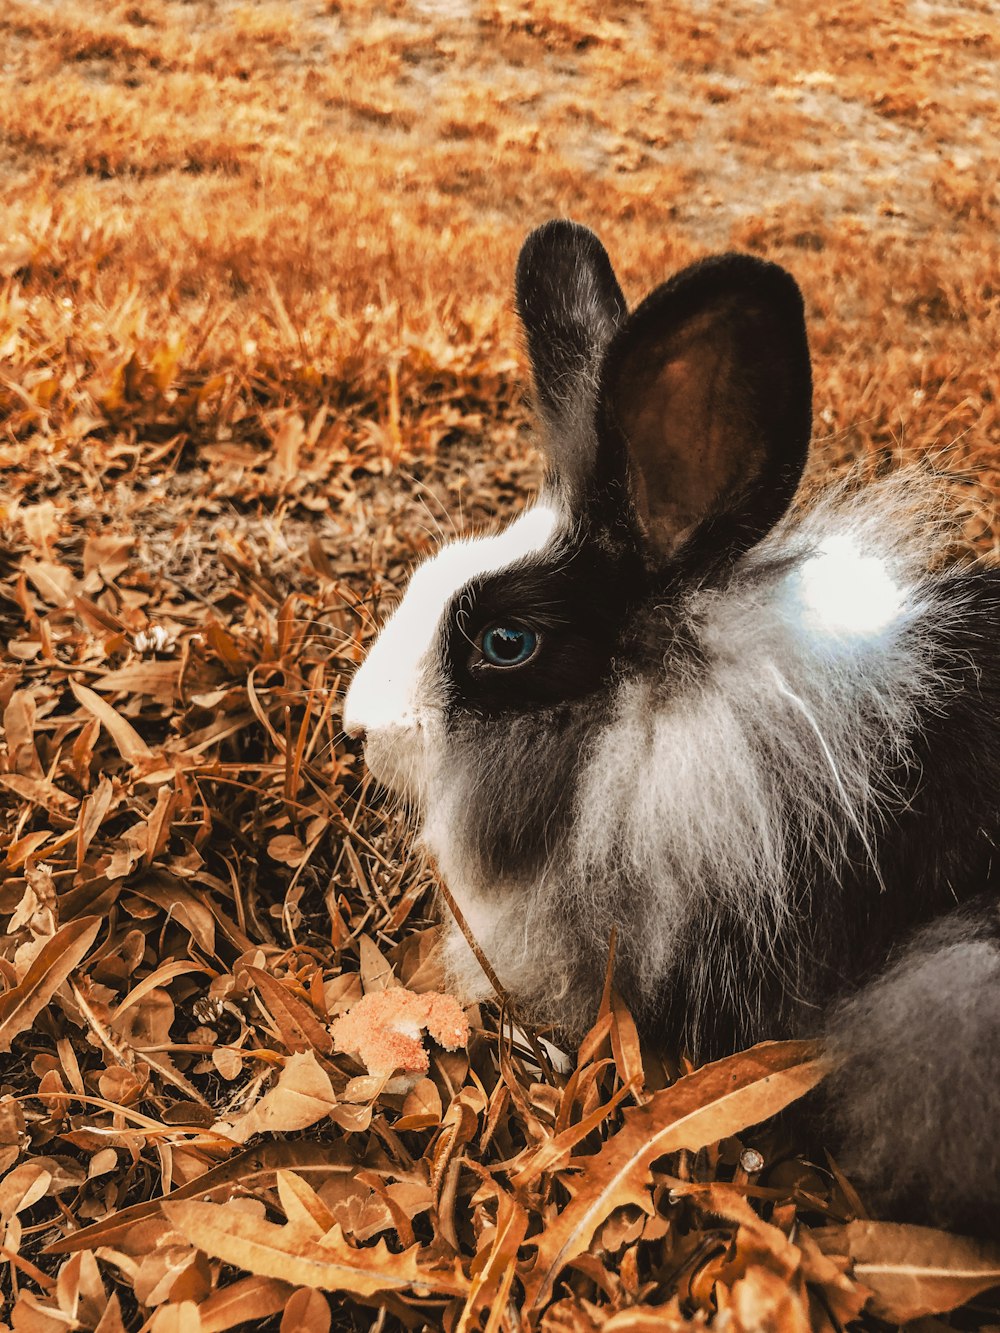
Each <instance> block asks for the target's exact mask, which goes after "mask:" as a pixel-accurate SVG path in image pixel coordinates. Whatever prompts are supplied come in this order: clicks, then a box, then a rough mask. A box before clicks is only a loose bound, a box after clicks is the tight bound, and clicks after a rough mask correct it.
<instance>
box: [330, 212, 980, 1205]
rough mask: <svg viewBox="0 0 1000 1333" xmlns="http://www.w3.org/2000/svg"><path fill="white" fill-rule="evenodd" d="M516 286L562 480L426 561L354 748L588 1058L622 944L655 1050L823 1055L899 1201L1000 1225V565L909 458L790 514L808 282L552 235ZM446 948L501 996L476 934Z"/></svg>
mask: <svg viewBox="0 0 1000 1333" xmlns="http://www.w3.org/2000/svg"><path fill="white" fill-rule="evenodd" d="M515 286H516V308H517V312H518V314H519V316H520V320H521V322H522V324H523V329H524V334H525V338H526V345H527V351H528V355H529V359H530V364H531V370H532V376H533V382H534V396H535V401H536V407H537V412H538V415H539V417H540V422H541V440H540V443H541V447H542V450H543V453H544V457H545V462H546V472H545V479H544V483H543V485H542V487H541V490H540V493H539V496H538V498H537V500H536V501H535V502H534V503H533V504H532V505H531V506H530V507H528V508H527V509H526V510H525V511H524V512H523V513H521V515H520V516H519V517H517V518H516V519H515V520H514V521H513V522H511V523H510V524H509V525H508V526H507V527H505V528H504V529H503V530H501V531H499V532H495V533H491V534H485V535H480V536H471V537H463V538H460V539H458V540H455V541H452V542H451V543H450V544H447V545H445V546H443V548H442V549H441V550H440V551H438V552H437V554H435V555H433V556H432V557H431V558H429V559H428V560H426V561H425V562H424V563H423V564H422V565H421V566H420V567H418V568H417V569H416V571H415V573H414V574H413V576H412V579H411V581H410V583H409V585H408V587H407V589H406V592H405V594H404V596H403V598H402V601H401V602H400V604H399V606H398V608H397V609H396V610H395V611H394V612H393V613H392V615H391V616H390V617H389V619H388V620H387V622H386V623H385V625H384V626H383V628H382V629H381V631H380V633H379V635H378V636H377V638H376V640H375V642H374V644H373V645H372V647H371V649H370V651H369V652H368V655H367V657H366V658H365V660H364V661H363V662H362V664H361V665H360V667H359V668H358V670H357V672H356V674H355V675H354V678H353V680H352V682H351V684H350V687H349V690H348V693H347V696H346V699H345V704H344V727H345V730H346V731H347V732H348V734H350V735H352V736H354V737H363V738H364V747H365V756H366V761H367V764H368V766H369V768H370V770H371V772H372V773H373V774H374V776H375V778H376V779H378V780H379V781H380V782H381V783H382V784H384V786H385V787H386V788H388V789H389V790H390V791H391V792H393V793H395V794H396V795H397V796H398V797H400V798H401V799H402V801H403V802H404V803H405V804H406V806H407V807H408V808H409V809H411V810H412V811H413V812H414V813H415V815H416V817H417V818H418V820H419V824H420V832H421V837H422V840H423V843H424V845H425V846H426V848H427V849H428V850H429V851H430V853H431V854H432V855H433V857H434V858H435V859H436V861H437V864H438V866H439V869H440V871H441V874H442V876H443V878H444V880H445V882H446V883H447V885H448V886H449V889H450V892H451V894H452V895H453V896H454V898H455V901H456V902H457V903H458V905H459V907H460V908H461V911H462V913H463V914H464V916H465V917H466V920H467V922H468V924H469V926H470V927H471V929H472V931H473V933H474V934H475V936H476V938H477V941H478V943H479V944H480V946H481V948H482V950H483V951H484V953H485V955H486V956H487V958H488V959H489V960H490V962H491V964H492V966H493V968H494V969H495V972H496V974H497V975H498V977H499V979H500V981H501V983H502V984H503V986H504V987H505V988H506V989H507V990H508V991H509V992H510V993H511V994H512V995H513V996H515V997H516V998H517V999H518V1001H519V1003H520V1005H521V1006H522V1009H521V1011H522V1012H525V1013H527V1014H529V1015H531V1016H534V1017H535V1018H537V1019H539V1020H542V1021H544V1022H547V1023H552V1024H556V1025H558V1026H559V1027H560V1028H561V1029H562V1030H563V1031H564V1032H565V1033H566V1034H567V1036H568V1038H569V1039H574V1038H579V1036H580V1035H581V1034H582V1033H583V1032H584V1031H585V1030H586V1028H587V1026H588V1024H589V1023H590V1022H591V1021H592V1019H593V1017H594V1014H595V1012H596V1006H597V1003H598V997H599V995H600V992H601V988H602V984H603V979H604V975H605V970H606V963H607V958H608V948H609V940H610V938H611V935H612V930H614V931H615V935H616V939H617V953H616V962H615V967H616V972H615V980H616V985H617V987H618V989H619V990H620V992H621V993H622V994H623V996H624V998H625V1000H626V1001H627V1002H628V1004H629V1005H630V1006H631V1009H632V1011H633V1013H634V1014H635V1016H636V1019H637V1022H638V1023H639V1026H640V1029H641V1030H642V1031H643V1032H644V1034H645V1035H646V1036H648V1037H649V1038H650V1039H652V1040H654V1041H656V1042H658V1043H659V1044H661V1045H662V1046H664V1047H668V1048H671V1049H673V1050H681V1049H683V1050H685V1051H687V1052H688V1053H689V1055H690V1056H691V1057H692V1058H694V1059H696V1060H699V1061H701V1060H707V1059H713V1058H717V1057H719V1056H721V1055H723V1054H726V1053H728V1052H732V1051H735V1050H738V1049H740V1048H742V1047H745V1046H747V1045H750V1044H752V1043H754V1042H756V1041H758V1040H761V1039H765V1038H780V1037H790V1036H799V1035H815V1036H817V1037H819V1038H821V1039H822V1040H824V1041H825V1042H826V1043H827V1044H828V1045H829V1047H830V1049H831V1050H833V1051H834V1052H835V1054H836V1055H837V1057H838V1071H839V1072H836V1073H835V1074H834V1075H832V1076H831V1078H830V1080H829V1081H828V1082H829V1091H828V1093H827V1096H826V1104H827V1106H828V1108H829V1111H828V1114H829V1117H830V1125H831V1126H832V1130H831V1132H832V1133H833V1134H834V1137H835V1141H836V1142H837V1143H838V1144H839V1145H840V1146H841V1150H842V1153H843V1158H842V1160H843V1161H845V1162H846V1164H847V1165H848V1167H849V1168H850V1169H851V1170H852V1171H854V1172H855V1173H856V1178H858V1179H859V1180H860V1181H861V1182H862V1184H866V1185H867V1187H868V1189H869V1191H870V1194H869V1197H870V1198H872V1199H873V1200H875V1201H876V1203H877V1205H878V1206H880V1207H883V1208H885V1209H887V1210H893V1211H894V1215H895V1216H896V1217H897V1218H902V1219H907V1218H909V1219H915V1220H928V1221H935V1222H940V1223H943V1224H946V1225H952V1226H960V1227H964V1228H965V1229H968V1230H980V1231H982V1230H986V1231H988V1230H989V1229H990V1228H991V1227H992V1228H994V1229H1000V1146H998V1144H1000V1135H998V1134H997V1132H996V1129H995V1125H996V1123H997V1118H998V1113H1000V909H998V888H1000V869H998V865H997V859H996V843H997V838H998V832H1000V827H998V826H1000V803H998V792H1000V707H998V705H1000V642H998V635H997V625H998V615H997V613H998V602H1000V579H998V571H997V570H996V569H995V568H990V567H987V566H984V565H981V564H970V563H965V564H963V565H957V564H955V563H951V564H949V563H948V561H947V559H946V558H945V557H946V555H947V552H946V551H945V550H944V548H945V546H946V544H947V543H946V535H947V531H948V527H947V523H946V522H944V521H943V520H942V515H941V506H940V503H939V502H938V500H937V499H936V498H935V497H934V495H933V494H932V495H931V496H930V497H928V495H926V494H925V493H924V488H923V486H922V485H920V484H918V483H917V482H915V481H914V479H913V478H912V477H910V476H907V474H906V473H905V471H904V472H903V473H901V474H896V475H895V476H894V477H890V478H889V479H886V480H883V481H877V482H873V483H871V484H869V485H867V486H864V487H854V488H850V487H847V488H845V487H843V486H840V487H835V488H834V489H833V490H832V491H831V492H830V493H828V494H824V495H821V497H820V498H819V499H818V500H816V501H815V502H813V503H811V504H809V505H808V506H804V507H803V506H799V507H797V508H796V510H795V511H794V512H793V511H792V502H793V498H794V497H795V495H796V492H797V490H798V488H799V483H800V480H801V477H802V473H803V469H804V467H805V464H806V461H807V456H808V450H809V440H810V432H811V411H812V408H811V399H812V387H811V368H810V357H809V349H808V343H807V337H806V329H805V320H804V311H803V301H802V296H801V294H800V291H799V289H798V287H797V285H796V283H795V281H794V279H793V278H792V277H791V276H790V274H789V273H787V272H786V271H785V270H784V269H782V268H780V267H778V266H776V265H775V264H772V263H768V262H765V261H764V260H761V259H759V258H756V257H751V256H748V255H743V254H723V255H719V256H714V257H711V258H708V259H705V260H702V261H701V262H698V263H695V264H693V265H692V266H690V267H688V268H685V269H684V270H683V271H682V272H680V273H678V274H676V275H675V276H674V277H672V278H671V279H670V280H669V281H668V282H666V283H664V284H663V285H661V286H659V287H657V288H656V289H655V290H654V291H653V292H652V293H651V294H650V295H649V296H647V297H646V299H645V300H644V301H642V302H641V304H639V305H638V306H637V307H636V308H635V309H633V310H632V311H631V313H630V312H629V311H628V308H627V306H626V302H625V299H624V297H623V295H622V291H621V288H620V286H619V284H618V281H617V279H616V277H615V275H614V272H613V269H612V266H611V262H610V260H609V258H608V255H607V253H606V251H605V249H604V247H603V246H602V244H601V242H600V241H599V240H598V238H597V237H596V236H595V235H594V234H593V233H592V232H591V231H589V230H588V229H587V228H585V227H583V226H581V225H579V224H576V223H572V222H569V221H563V220H557V221H553V222H549V223H547V224H545V225H544V226H542V227H540V228H538V229H537V230H536V231H534V232H532V233H531V235H529V236H528V238H527V240H526V241H525V243H524V246H523V248H522V251H521V254H520V258H519V260H518V265H517V274H516V284H515ZM446 953H447V967H448V970H449V973H450V982H451V985H452V986H453V988H454V989H455V990H456V991H457V992H458V993H460V994H461V995H463V996H464V997H465V998H466V999H469V1000H473V999H477V998H482V997H484V996H486V995H488V994H489V993H490V988H489V985H488V983H487V981H486V979H485V977H484V976H483V973H482V970H481V968H480V966H479V964H478V963H477V962H476V960H475V958H474V956H473V954H472V951H471V950H470V949H469V948H468V946H467V945H466V943H465V941H464V939H463V937H462V935H461V933H460V931H459V930H458V929H457V928H455V927H452V928H451V935H450V937H449V939H448V942H447V945H446Z"/></svg>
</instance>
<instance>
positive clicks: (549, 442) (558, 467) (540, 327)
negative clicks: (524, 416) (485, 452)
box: [515, 219, 627, 499]
mask: <svg viewBox="0 0 1000 1333" xmlns="http://www.w3.org/2000/svg"><path fill="white" fill-rule="evenodd" d="M515 297H516V302H517V313H518V315H519V316H520V317H521V322H522V324H523V325H524V331H525V335H526V337H527V343H528V355H529V357H530V359H531V370H532V377H533V379H534V384H535V399H536V404H537V408H538V411H539V414H540V416H541V418H542V422H543V426H544V430H545V434H544V439H543V445H544V448H545V451H546V454H547V458H548V463H549V471H550V474H551V475H552V478H553V480H555V481H556V482H557V483H558V484H559V485H560V487H561V488H563V489H564V490H566V491H567V492H568V493H569V495H570V497H571V498H573V499H579V497H580V495H581V493H582V491H583V490H584V489H585V487H586V485H587V483H588V481H589V479H590V477H591V475H592V473H593V470H594V461H595V455H596V453H597V433H596V427H595V408H596V404H597V384H598V375H599V370H600V365H601V360H602V358H603V355H604V351H605V348H606V347H607V345H608V343H609V342H610V340H611V338H612V336H613V335H614V333H615V331H616V330H617V329H618V328H619V326H620V325H622V324H623V323H624V322H625V317H626V314H627V307H626V305H625V298H624V296H622V292H621V288H620V287H619V286H618V282H617V279H616V278H615V275H614V271H613V270H612V267H611V261H610V260H609V259H608V256H607V252H606V250H605V249H604V246H603V245H602V244H601V242H600V241H599V240H598V239H597V237H596V236H595V235H594V233H593V232H592V231H589V230H588V229H587V228H586V227H583V226H580V224H579V223H576V222H568V221H565V220H561V219H556V220H555V221H552V222H547V223H545V225H544V226H542V227H539V228H537V230H535V231H533V232H532V233H531V235H530V236H529V237H528V238H527V240H526V241H525V242H524V245H523V246H522V247H521V254H520V258H519V259H518V261H517V277H516V281H515Z"/></svg>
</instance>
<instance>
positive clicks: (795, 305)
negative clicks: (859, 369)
mask: <svg viewBox="0 0 1000 1333" xmlns="http://www.w3.org/2000/svg"><path fill="white" fill-rule="evenodd" d="M811 411H812V382H811V375H810V367H809V348H808V344H807V341H806V332H805V322H804V316H803V308H802V297H801V294H800V292H799V289H798V287H797V286H796V284H795V281H794V279H793V278H792V277H791V275H790V274H788V273H786V272H785V270H784V269H781V268H779V267H778V266H777V265H775V264H769V263H765V262H764V261H763V260H759V259H754V258H752V257H751V256H749V255H737V254H729V255H721V256H719V257H717V258H714V259H708V260H704V261H703V262H701V263H699V264H695V265H692V267H691V268H688V269H685V270H684V271H683V272H682V273H679V274H678V275H677V276H676V277H675V278H673V279H672V280H671V281H670V282H668V283H665V284H664V285H663V286H662V287H659V288H657V290H656V291H654V292H653V293H652V294H651V295H650V296H649V297H647V298H646V300H645V301H643V303H642V304H641V305H640V306H639V307H638V308H637V309H636V310H635V311H634V312H633V314H632V315H631V316H630V318H629V319H628V321H627V323H626V324H625V325H624V327H623V328H622V329H621V330H620V331H619V333H618V334H617V336H616V338H615V339H614V341H613V342H612V343H611V345H610V346H609V348H608V351H607V355H606V358H605V361H604V364H603V367H602V372H601V389H600V394H599V400H598V408H597V416H598V433H599V435H600V439H601V446H600V452H601V453H602V454H603V455H604V457H605V459H606V462H607V463H610V464H611V466H610V469H609V470H610V471H612V472H613V471H614V466H615V464H614V463H613V462H611V460H618V465H619V466H621V465H624V466H625V467H626V468H627V471H628V473H629V477H630V483H631V485H630V489H631V492H632V497H633V503H634V504H635V507H636V511H637V513H638V517H639V520H640V522H641V524H642V527H643V528H644V530H645V532H646V534H647V539H648V540H649V542H650V544H651V546H652V547H653V549H654V550H656V551H657V552H658V553H659V554H660V555H662V556H673V555H675V554H678V553H681V552H683V553H685V554H687V555H690V556H691V557H692V558H693V559H695V561H696V562H699V563H700V562H703V561H704V562H708V563H716V562H718V561H723V562H724V561H726V560H728V559H732V558H734V557H735V556H737V555H739V554H740V553H741V552H743V551H745V550H747V549H748V548H749V547H751V546H752V545H753V544H754V543H755V542H757V541H759V540H760V538H761V537H763V536H764V535H765V534H766V533H767V532H768V531H770V529H771V528H772V527H773V526H774V524H775V523H776V522H777V521H778V519H779V518H780V517H781V516H782V514H783V513H784V512H785V510H786V509H787V508H788V506H789V504H790V503H791V500H792V496H793V495H794V493H795V490H796V487H797V486H798V483H799V480H800V478H801V476H802V470H803V468H804V466H805V462H806V457H807V453H808V448H809V434H810V429H811ZM625 459H627V460H628V461H627V463H625Z"/></svg>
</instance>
